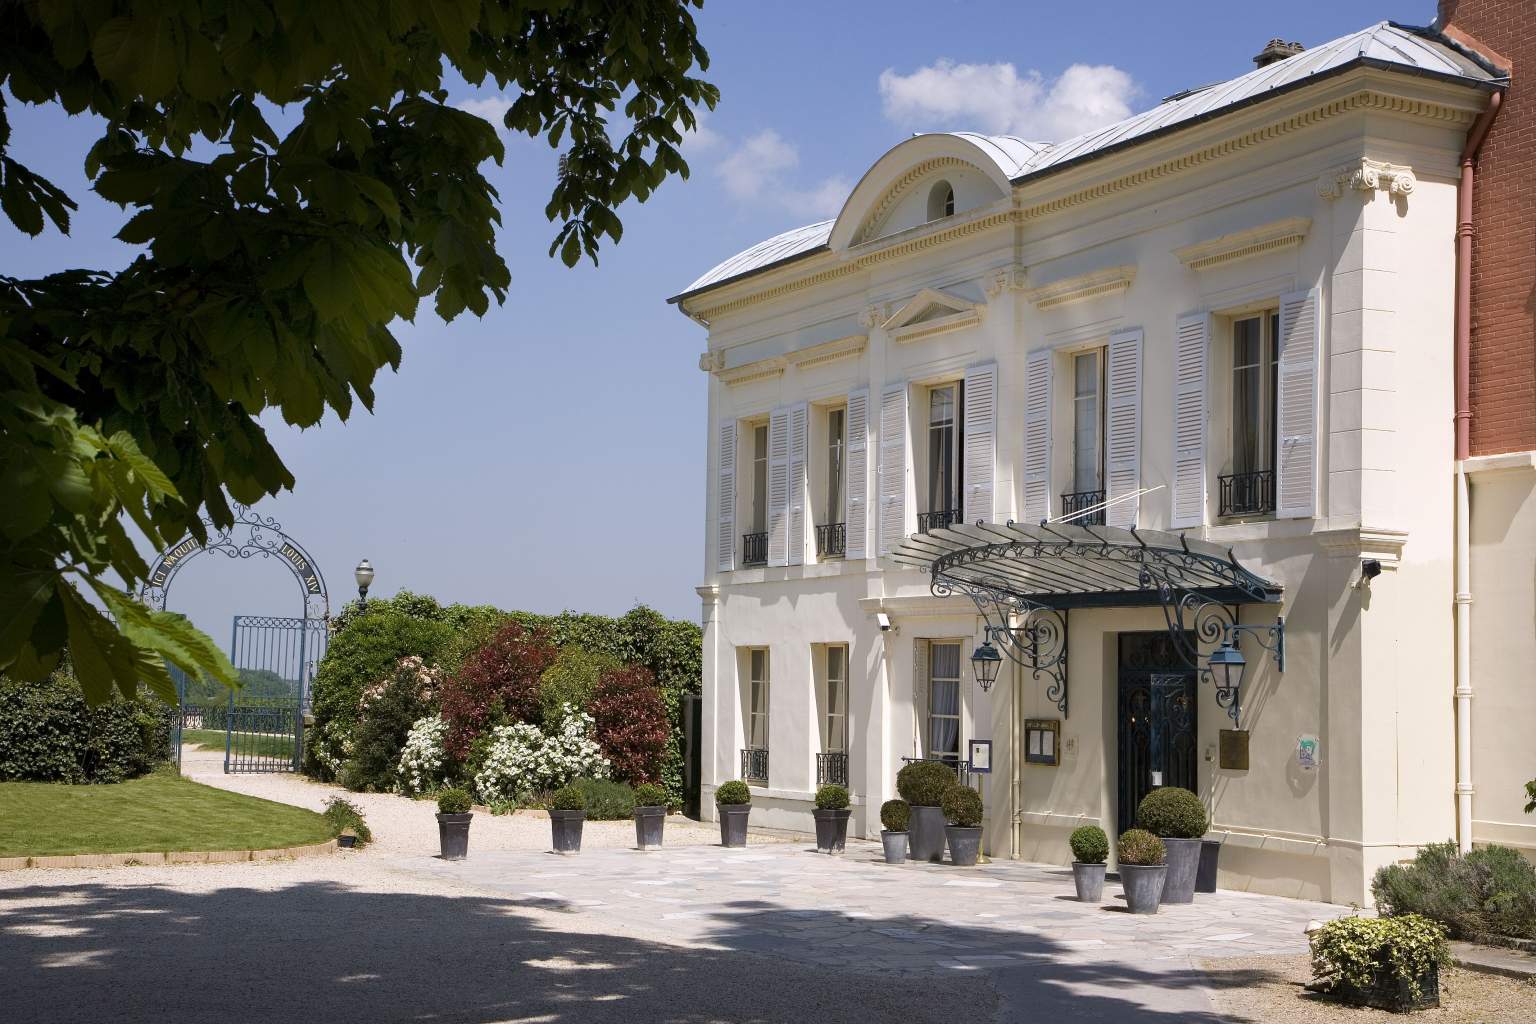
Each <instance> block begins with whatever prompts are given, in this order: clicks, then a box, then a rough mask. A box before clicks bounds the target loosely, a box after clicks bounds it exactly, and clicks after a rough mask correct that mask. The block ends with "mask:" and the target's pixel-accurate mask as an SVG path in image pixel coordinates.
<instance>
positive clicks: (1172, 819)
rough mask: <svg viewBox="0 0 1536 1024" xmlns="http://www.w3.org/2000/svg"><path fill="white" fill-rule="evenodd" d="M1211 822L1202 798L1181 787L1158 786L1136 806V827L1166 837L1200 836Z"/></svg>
mask: <svg viewBox="0 0 1536 1024" xmlns="http://www.w3.org/2000/svg"><path fill="white" fill-rule="evenodd" d="M1210 823H1211V818H1210V815H1208V814H1206V813H1205V805H1204V804H1202V803H1201V802H1200V798H1199V797H1198V796H1196V795H1195V794H1193V793H1191V792H1190V791H1189V790H1187V789H1180V788H1179V787H1178V786H1164V787H1163V788H1162V789H1154V790H1153V791H1152V792H1150V793H1148V794H1147V795H1146V796H1144V797H1142V798H1141V803H1140V804H1139V805H1138V806H1137V807H1136V826H1137V827H1138V828H1143V829H1146V830H1147V831H1148V832H1151V833H1152V834H1153V835H1155V836H1160V837H1162V838H1164V839H1199V838H1200V837H1201V836H1203V835H1205V830H1206V828H1207V827H1208V826H1209V825H1210Z"/></svg>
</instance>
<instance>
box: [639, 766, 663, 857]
mask: <svg viewBox="0 0 1536 1024" xmlns="http://www.w3.org/2000/svg"><path fill="white" fill-rule="evenodd" d="M634 813H635V846H636V847H637V848H639V849H641V850H659V849H661V833H662V829H663V828H664V827H665V826H666V824H667V791H666V790H664V789H662V788H661V787H660V786H658V785H656V784H655V783H653V782H646V783H642V784H641V785H639V786H636V787H635V812H634Z"/></svg>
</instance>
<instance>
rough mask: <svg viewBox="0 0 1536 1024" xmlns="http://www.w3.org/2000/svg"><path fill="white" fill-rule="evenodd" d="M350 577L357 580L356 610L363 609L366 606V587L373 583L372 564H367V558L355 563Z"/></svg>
mask: <svg viewBox="0 0 1536 1024" xmlns="http://www.w3.org/2000/svg"><path fill="white" fill-rule="evenodd" d="M352 578H353V579H355V580H357V610H358V611H363V610H364V609H366V608H367V607H368V587H369V586H370V585H372V583H373V566H372V565H369V564H368V559H366V558H365V559H363V560H362V561H361V562H358V563H357V568H356V569H354V570H352Z"/></svg>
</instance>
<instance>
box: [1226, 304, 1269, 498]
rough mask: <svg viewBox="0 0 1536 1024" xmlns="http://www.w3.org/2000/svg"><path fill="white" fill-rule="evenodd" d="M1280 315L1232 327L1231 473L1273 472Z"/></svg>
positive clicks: (1236, 324)
mask: <svg viewBox="0 0 1536 1024" xmlns="http://www.w3.org/2000/svg"><path fill="white" fill-rule="evenodd" d="M1279 333H1280V314H1279V313H1265V314H1263V315H1261V316H1251V317H1245V318H1243V319H1242V320H1238V321H1236V322H1235V323H1234V324H1233V325H1232V472H1233V473H1235V474H1239V475H1242V474H1247V473H1264V472H1270V471H1273V470H1274V468H1275V398H1276V394H1275V386H1276V383H1275V382H1276V379H1277V377H1278V376H1279V375H1278V373H1277V372H1276V370H1277V369H1278V367H1277V363H1276V360H1277V359H1278V356H1279V352H1278V348H1279V346H1278V345H1276V343H1275V339H1276V338H1277V337H1278V336H1279Z"/></svg>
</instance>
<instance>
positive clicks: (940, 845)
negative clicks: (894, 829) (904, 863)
mask: <svg viewBox="0 0 1536 1024" xmlns="http://www.w3.org/2000/svg"><path fill="white" fill-rule="evenodd" d="M908 827H909V828H910V829H911V831H909V832H908V833H907V837H908V838H907V847H908V850H907V853H908V856H910V857H911V858H912V859H913V860H915V861H929V862H931V863H934V864H940V863H943V861H944V809H943V808H941V807H918V806H915V805H914V806H913V808H912V821H911V822H910V824H909V826H908Z"/></svg>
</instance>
